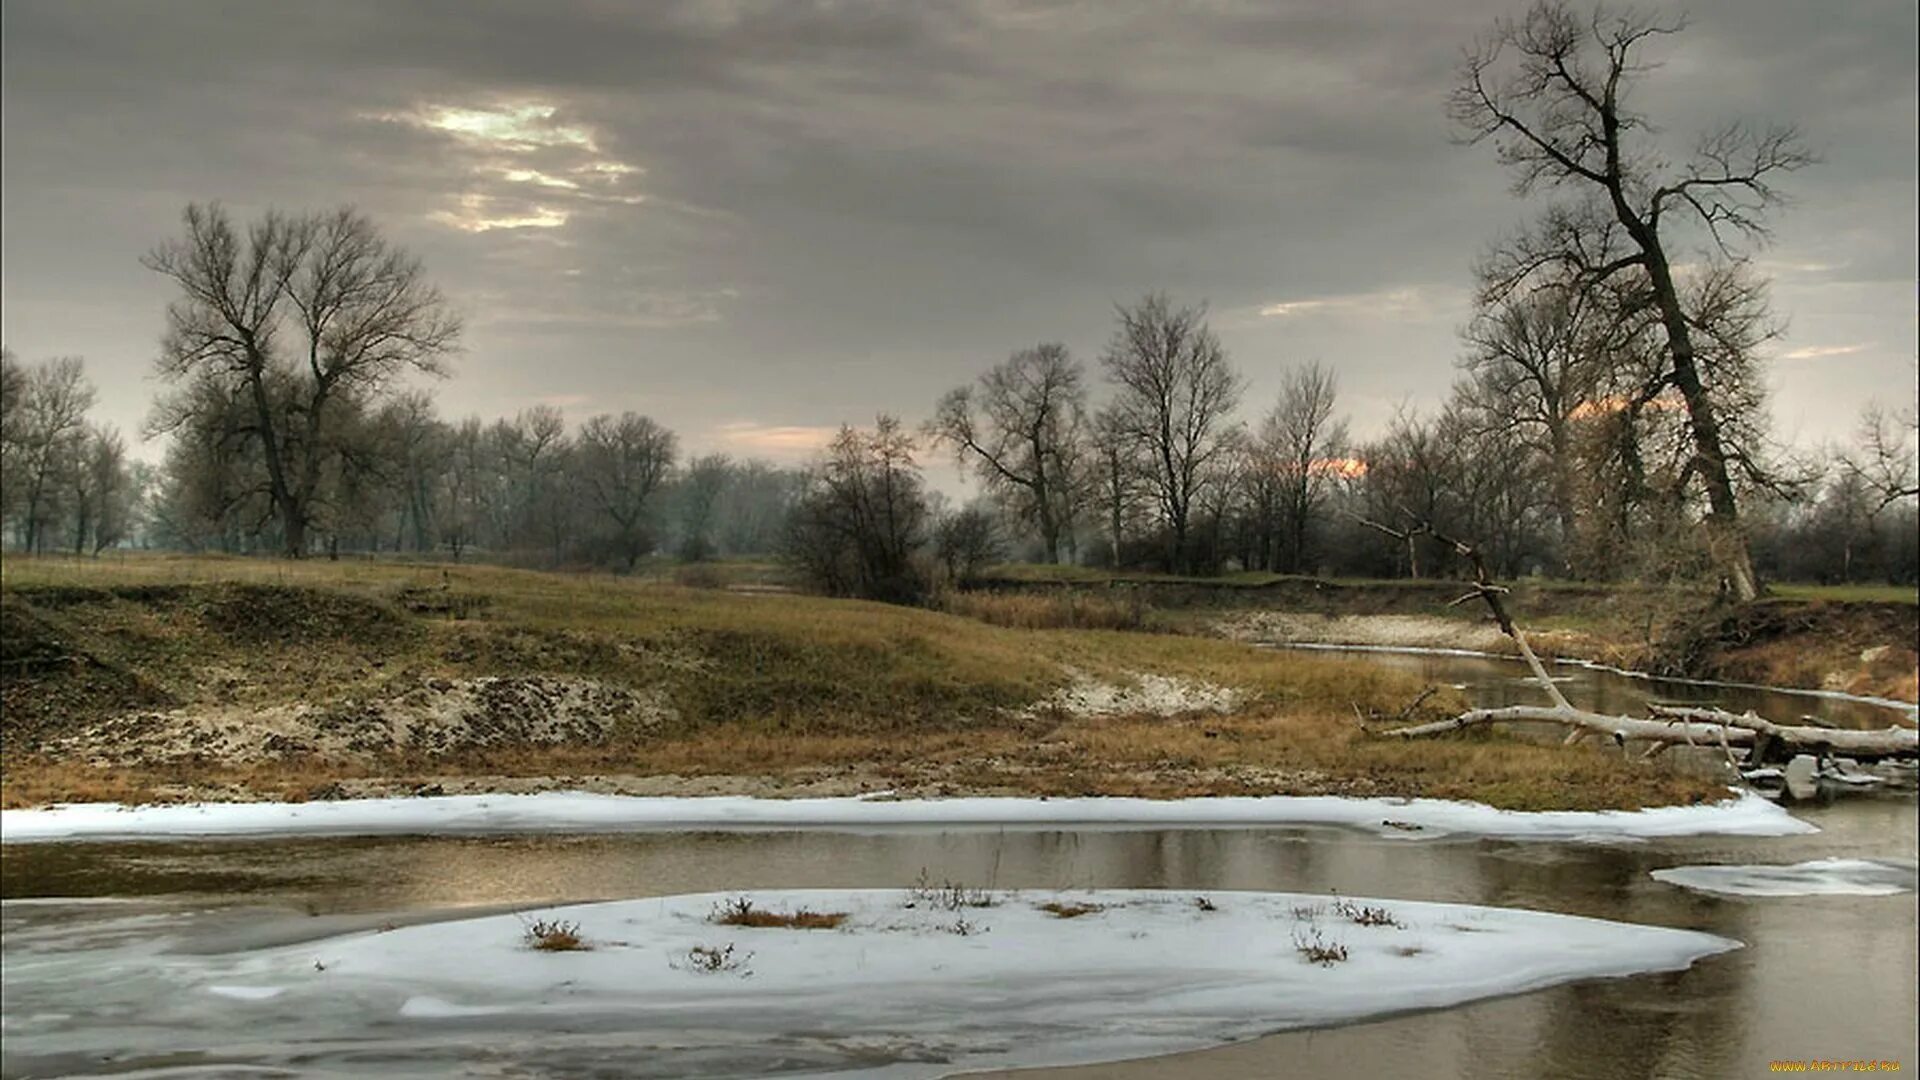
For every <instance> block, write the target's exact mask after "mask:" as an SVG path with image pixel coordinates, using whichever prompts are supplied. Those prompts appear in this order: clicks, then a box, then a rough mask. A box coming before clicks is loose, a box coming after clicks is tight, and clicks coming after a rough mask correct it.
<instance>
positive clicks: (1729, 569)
mask: <svg viewBox="0 0 1920 1080" xmlns="http://www.w3.org/2000/svg"><path fill="white" fill-rule="evenodd" d="M1615 203H1616V206H1617V209H1618V211H1619V213H1620V217H1621V220H1622V222H1623V223H1624V224H1626V226H1627V230H1628V232H1629V233H1630V234H1631V235H1632V236H1633V239H1634V241H1635V242H1636V243H1638V244H1639V246H1640V250H1641V252H1642V253H1643V254H1644V255H1645V256H1646V263H1647V277H1648V279H1649V281H1650V282H1651V283H1652V285H1653V295H1654V301H1655V303H1657V304H1658V305H1659V308H1660V322H1661V325H1662V326H1663V327H1664V328H1665V329H1666V332H1667V352H1668V356H1669V359H1670V360H1671V363H1672V365H1673V384H1674V386H1675V387H1676V388H1678V389H1679V391H1680V397H1681V400H1683V401H1684V402H1686V406H1687V431H1688V433H1689V434H1690V435H1691V436H1692V437H1693V449H1694V454H1695V457H1696V459H1697V461H1698V463H1699V465H1700V472H1701V476H1702V477H1703V478H1704V479H1705V481H1706V485H1707V505H1708V513H1707V528H1708V533H1709V539H1710V541H1711V543H1712V547H1713V554H1714V558H1715V559H1716V560H1717V561H1718V562H1719V563H1720V566H1721V569H1722V572H1723V573H1725V574H1726V576H1727V581H1728V584H1729V585H1730V586H1731V587H1732V590H1733V595H1734V598H1735V599H1736V600H1739V601H1740V602H1741V603H1748V602H1751V601H1753V600H1757V599H1759V597H1760V580H1759V578H1758V577H1757V576H1756V575H1755V574H1754V571H1753V556H1752V554H1751V553H1750V552H1749V551H1748V550H1747V538H1746V534H1745V533H1744V532H1742V531H1741V528H1740V511H1739V507H1738V504H1737V503H1736V501H1735V499H1734V495H1733V477H1732V474H1731V473H1729V472H1728V471H1727V454H1726V448H1725V446H1724V445H1723V444H1722V442H1721V439H1720V421H1719V418H1718V417H1716V416H1715V415H1714V408H1713V400H1712V399H1711V398H1710V397H1708V396H1707V390H1706V386H1705V385H1704V384H1703V383H1702V382H1701V381H1700V368H1699V365H1698V364H1697V363H1696V362H1695V360H1694V354H1693V336H1692V333H1691V332H1690V330H1689V329H1688V327H1687V316H1686V312H1685V311H1684V310H1683V309H1682V308H1681V306H1680V294H1679V291H1678V290H1677V289H1676V288H1675V287H1674V284H1673V269H1672V267H1670V266H1669V265H1668V264H1667V253H1666V252H1665V251H1664V250H1663V249H1662V248H1661V246H1660V239H1659V237H1658V236H1656V235H1654V233H1653V231H1652V229H1650V228H1649V227H1648V226H1646V225H1645V224H1644V223H1642V222H1640V221H1639V219H1638V218H1637V217H1635V216H1634V215H1633V213H1632V211H1631V210H1630V209H1628V208H1627V207H1626V204H1625V200H1624V197H1622V196H1621V195H1620V194H1619V193H1618V192H1617V191H1616V192H1615Z"/></svg>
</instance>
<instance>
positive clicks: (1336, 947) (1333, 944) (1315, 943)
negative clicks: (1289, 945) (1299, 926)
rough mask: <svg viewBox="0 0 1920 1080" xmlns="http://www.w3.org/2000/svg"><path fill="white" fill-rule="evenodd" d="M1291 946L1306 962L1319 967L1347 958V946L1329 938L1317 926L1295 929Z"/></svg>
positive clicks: (1331, 964)
mask: <svg viewBox="0 0 1920 1080" xmlns="http://www.w3.org/2000/svg"><path fill="white" fill-rule="evenodd" d="M1293 947H1294V948H1295V949H1297V950H1299V952H1300V955H1301V956H1304V957H1306V958H1307V962H1308V963H1310V964H1319V965H1320V966H1321V967H1332V966H1333V965H1335V964H1337V963H1339V962H1340V961H1342V960H1345V959H1346V958H1347V947H1346V946H1345V945H1342V944H1341V943H1340V942H1338V941H1334V940H1331V939H1329V938H1328V937H1327V936H1326V935H1325V934H1322V933H1321V932H1320V928H1319V927H1317V926H1311V927H1308V928H1307V929H1306V930H1305V931H1300V930H1295V931H1294V932H1293Z"/></svg>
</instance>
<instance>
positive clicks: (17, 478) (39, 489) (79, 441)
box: [7, 356, 94, 551]
mask: <svg viewBox="0 0 1920 1080" xmlns="http://www.w3.org/2000/svg"><path fill="white" fill-rule="evenodd" d="M20 382H21V387H20V390H19V393H20V396H19V404H18V405H16V406H14V408H15V409H16V410H17V412H18V415H17V417H15V418H11V419H12V420H13V424H14V427H15V434H14V436H13V438H12V440H11V441H10V443H9V446H8V456H9V457H11V458H13V459H14V461H13V462H12V463H11V467H10V468H9V469H8V473H9V476H8V477H7V479H8V481H9V484H10V485H14V484H17V485H18V488H19V490H18V492H17V494H16V496H15V497H16V498H17V499H18V501H19V502H20V503H21V516H20V525H19V540H20V546H21V548H22V549H24V550H26V551H39V550H41V549H42V548H43V547H44V546H45V545H46V543H47V540H48V534H49V533H50V532H51V531H52V530H51V528H50V526H52V525H54V524H57V519H58V517H59V513H58V511H59V500H60V498H61V496H62V495H63V494H65V493H66V492H68V491H69V490H70V489H71V488H73V487H74V486H75V485H76V483H77V482H78V481H79V476H80V474H81V473H82V472H83V469H84V466H83V458H84V456H85V450H86V443H87V410H88V409H91V408H93V401H94V390H93V384H92V383H90V382H88V381H87V376H86V372H85V369H84V366H83V365H82V363H81V361H80V359H79V358H78V357H72V356H64V357H59V358H56V359H53V360H48V361H46V362H44V363H41V364H36V365H34V366H33V367H31V368H29V369H27V370H26V374H25V376H24V378H22V379H21V380H20Z"/></svg>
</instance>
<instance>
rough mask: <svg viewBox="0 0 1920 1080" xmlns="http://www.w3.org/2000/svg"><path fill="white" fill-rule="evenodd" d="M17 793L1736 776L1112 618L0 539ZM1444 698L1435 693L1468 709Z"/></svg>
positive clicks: (1686, 795) (1660, 785)
mask: <svg viewBox="0 0 1920 1080" xmlns="http://www.w3.org/2000/svg"><path fill="white" fill-rule="evenodd" d="M0 640H3V641H4V646H3V647H0V665H3V666H0V706H3V707H4V713H3V715H4V720H3V721H0V724H4V727H0V734H3V735H4V741H3V742H0V769H3V775H0V788H4V790H0V799H4V801H5V803H6V804H7V805H12V806H18V805H26V804H34V803H41V802H46V801H50V800H78V799H98V798H113V799H122V800H126V799H181V798H194V797H228V798H249V797H261V796H270V797H279V798H324V797H338V796H341V795H354V794H373V793H390V792H407V791H416V790H428V791H431V790H448V791H453V790H528V789H537V788H540V787H554V786H564V787H587V788H597V789H601V790H616V791H636V792H642V791H644V792H649V793H669V792H684V793H693V792H699V793H709V792H712V793H717V792H737V793H749V794H774V795H780V794H803V793H805V794H832V793H850V792H857V791H867V790H880V789H895V790H899V791H902V792H907V793H919V794H953V793H963V792H967V793H1048V794H1063V795H1064V794H1073V795H1086V794H1125V795H1145V796H1183V795H1197V794H1263V793H1298V794H1312V793H1352V794H1365V795H1406V796H1434V797H1445V798H1476V799H1481V800H1484V801H1488V802H1492V803H1494V804H1496V805H1502V806H1511V807H1519V808H1541V809H1544V808H1581V807H1632V806H1640V805H1647V804H1658V803H1670V802H1686V801H1692V800H1695V799H1699V798H1702V797H1713V796H1715V795H1717V793H1718V792H1717V790H1716V789H1715V788H1714V787H1713V785H1711V784H1709V783H1706V782H1705V781H1702V780H1700V779H1697V778H1692V777H1686V776H1681V775H1675V774H1672V773H1669V772H1666V771H1664V770H1660V769H1654V768H1649V767H1644V766H1633V765H1628V764H1626V763H1623V762H1622V761H1621V760H1620V759H1619V757H1618V756H1617V755H1608V754H1604V753H1600V752H1590V751H1584V750H1575V751H1571V752H1569V751H1565V750H1561V749H1559V748H1557V747H1546V746H1540V745H1535V744H1532V743H1528V742H1524V741H1521V740H1517V739H1513V738H1509V737H1505V736H1500V735H1496V734H1482V735H1477V736H1472V737H1463V738H1460V739H1458V740H1442V741H1433V742H1423V743H1417V744H1406V743H1399V742H1387V741H1383V740H1377V739H1374V738H1371V737H1369V736H1367V735H1365V734H1364V733H1363V732H1362V731H1361V730H1360V729H1359V727H1358V725H1356V724H1355V722H1354V715H1355V711H1356V710H1358V711H1360V712H1362V713H1378V714H1383V715H1390V714H1393V713H1397V712H1398V711H1399V710H1400V708H1401V707H1402V706H1403V705H1404V704H1405V703H1406V702H1408V701H1410V700H1412V699H1413V698H1414V696H1415V695H1416V694H1417V693H1418V692H1419V690H1420V689H1421V688H1420V687H1419V686H1418V685H1416V684H1414V683H1412V682H1410V681H1409V680H1408V679H1407V678H1406V677H1404V676H1401V675H1398V674H1396V673H1392V672H1388V671H1384V670H1382V669H1379V668H1377V667H1374V666H1370V665H1366V664H1364V663H1355V662H1352V661H1343V660H1338V659H1333V658H1322V657H1314V656H1302V655H1295V654H1284V653H1274V652H1270V651H1257V650H1252V649H1248V648H1246V647H1244V646H1242V645H1238V644H1235V643H1232V642H1226V641H1220V640H1211V639H1206V638H1200V637H1193V636H1182V635H1167V634H1141V633H1135V632H1128V631H1126V630H1119V629H1069V630H1060V629H1028V628H1021V627H1018V626H995V625H989V624H987V623H984V622H982V621H980V620H978V619H973V618H965V617H960V616H957V615H952V614H947V613H942V612H935V611H925V610H915V609H907V608H898V607H888V606H882V605H875V604H866V603H859V602H851V601H833V600H824V599H819V598H814V597H807V596H797V595H778V594H772V595H769V594H748V593H741V592H729V591H724V590H720V589H695V588H687V587H682V586H679V585H674V584H668V583H664V582H659V581H635V580H629V579H621V578H611V577H606V576H573V575H559V574H546V573H537V572H530V571H520V570H510V569H503V568H497V567H474V566H462V567H453V566H428V565H420V564H406V565H402V564H384V563H368V562H354V563H348V562H342V563H328V562H305V563H297V564H290V563H285V562H278V561H264V560H247V559H203V558H180V557H164V556H156V557H143V558H121V559H107V560H99V561H95V560H59V559H19V558H15V557H12V556H9V557H7V558H6V559H5V560H4V561H0ZM1458 705H1459V702H1458V701H1454V700H1449V696H1448V695H1445V694H1443V695H1440V696H1439V697H1436V698H1432V699H1429V701H1428V702H1427V703H1426V704H1425V705H1424V706H1422V709H1421V711H1420V713H1419V714H1417V715H1419V716H1423V717H1437V716H1439V715H1442V714H1444V713H1445V712H1447V711H1448V710H1451V709H1453V708H1456V707H1457V706H1458Z"/></svg>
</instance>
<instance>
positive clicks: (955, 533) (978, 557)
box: [933, 506, 1005, 587]
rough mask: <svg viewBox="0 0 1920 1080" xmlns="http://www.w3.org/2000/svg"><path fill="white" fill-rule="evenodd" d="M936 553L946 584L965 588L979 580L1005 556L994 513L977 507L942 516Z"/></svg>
mask: <svg viewBox="0 0 1920 1080" xmlns="http://www.w3.org/2000/svg"><path fill="white" fill-rule="evenodd" d="M933 552H934V555H935V556H936V557H937V558H939V560H940V565H941V566H942V567H943V568H944V569H945V570H946V573H947V581H949V582H951V583H953V584H955V585H959V586H962V587H965V586H968V585H971V584H973V583H974V582H976V581H978V580H979V578H980V575H981V573H982V572H983V571H985V570H986V568H987V567H989V566H992V565H993V564H994V563H996V562H999V561H1000V560H1001V558H1002V557H1003V556H1004V554H1005V552H1004V549H1003V547H1002V545H1001V543H1000V529H999V525H998V523H997V522H996V521H994V517H993V514H992V513H990V512H988V511H987V510H986V509H984V508H982V507H978V506H968V507H964V508H962V509H959V510H955V511H953V512H952V513H950V514H945V515H942V516H941V518H940V520H939V521H938V522H937V523H936V524H935V525H934V529H933Z"/></svg>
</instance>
